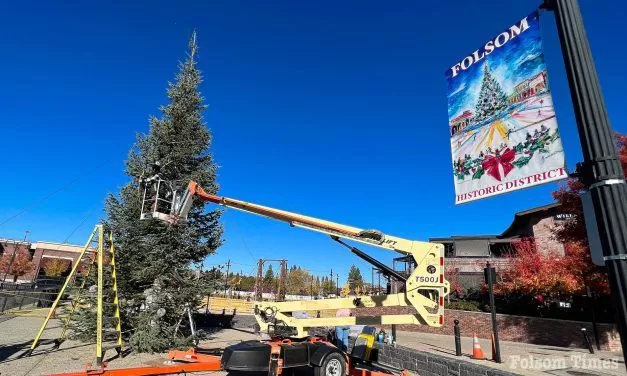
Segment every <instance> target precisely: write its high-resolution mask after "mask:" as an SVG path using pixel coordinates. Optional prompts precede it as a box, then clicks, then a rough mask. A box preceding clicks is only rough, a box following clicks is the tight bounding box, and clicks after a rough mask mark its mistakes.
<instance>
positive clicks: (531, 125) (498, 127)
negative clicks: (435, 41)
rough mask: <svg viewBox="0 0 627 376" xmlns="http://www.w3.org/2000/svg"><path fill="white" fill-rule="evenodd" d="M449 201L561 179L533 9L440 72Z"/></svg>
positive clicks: (563, 175)
mask: <svg viewBox="0 0 627 376" xmlns="http://www.w3.org/2000/svg"><path fill="white" fill-rule="evenodd" d="M446 81H447V86H448V91H447V95H448V115H449V135H450V136H451V151H452V155H453V175H454V181H455V203H456V204H461V203H465V202H469V201H474V200H478V199H482V198H486V197H490V196H494V195H498V194H502V193H507V192H511V191H515V190H518V189H522V188H528V187H531V186H534V185H538V184H543V183H548V182H551V181H555V180H560V179H564V178H566V177H567V172H566V168H565V165H564V151H563V149H562V142H561V139H560V134H559V130H558V128H557V121H556V120H555V110H554V109H553V100H552V99H551V92H550V90H549V85H548V81H547V73H546V65H545V63H544V55H543V54H542V36H541V34H540V24H539V15H538V12H537V11H535V12H533V13H531V14H530V15H528V16H526V17H524V18H522V19H521V20H519V21H517V22H516V23H515V24H513V25H512V26H510V27H509V28H507V29H506V30H505V31H503V32H502V33H500V34H498V35H497V36H496V37H495V38H493V39H491V40H489V41H488V42H486V43H485V44H484V45H483V46H481V47H480V48H478V49H476V50H475V51H473V52H472V53H471V54H470V55H468V56H466V57H464V58H463V59H462V60H460V61H458V62H457V63H456V64H455V65H453V66H451V67H450V68H449V69H447V71H446Z"/></svg>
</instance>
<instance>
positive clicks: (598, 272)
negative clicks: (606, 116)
mask: <svg viewBox="0 0 627 376" xmlns="http://www.w3.org/2000/svg"><path fill="white" fill-rule="evenodd" d="M615 137H616V148H617V151H618V156H619V160H620V162H621V164H622V166H623V170H624V171H627V136H625V135H622V134H616V135H615ZM585 189H586V188H585V186H584V185H583V184H582V183H581V182H580V181H579V180H576V179H570V180H568V181H567V182H566V185H564V186H562V187H561V188H560V189H558V190H557V191H555V192H553V197H554V198H555V199H556V200H557V201H558V202H559V203H560V204H561V211H562V212H563V213H565V214H572V217H571V218H570V219H568V220H566V221H564V222H563V223H562V224H561V225H559V226H556V227H555V229H554V236H555V238H556V239H557V240H559V241H560V242H562V243H563V244H564V246H565V251H566V259H567V262H568V263H569V267H570V268H571V270H572V272H573V273H574V274H577V275H578V278H580V279H581V280H582V281H583V282H582V283H583V285H584V286H583V290H585V289H586V287H589V288H590V290H591V291H593V292H597V293H601V294H608V293H609V282H608V279H607V274H606V272H605V270H604V268H602V267H598V266H596V265H594V264H593V263H592V258H591V257H590V248H589V246H588V237H587V235H586V224H585V221H584V215H583V207H582V205H581V198H580V195H581V193H583V192H584V191H585ZM582 292H583V291H582Z"/></svg>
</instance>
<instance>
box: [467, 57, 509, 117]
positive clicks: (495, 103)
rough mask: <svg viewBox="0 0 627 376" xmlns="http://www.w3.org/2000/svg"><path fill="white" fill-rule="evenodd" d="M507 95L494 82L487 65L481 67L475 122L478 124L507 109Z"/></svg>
mask: <svg viewBox="0 0 627 376" xmlns="http://www.w3.org/2000/svg"><path fill="white" fill-rule="evenodd" d="M507 106H508V103H507V95H506V94H505V92H504V91H503V89H502V88H501V85H499V83H498V82H497V81H496V79H495V78H494V76H493V75H492V73H490V67H489V66H488V64H487V63H486V64H484V66H483V82H482V83H481V91H480V92H479V99H478V100H477V106H476V107H475V121H477V122H479V121H482V120H485V119H487V118H489V117H491V116H494V115H495V114H497V113H498V112H500V111H503V110H505V109H506V108H507Z"/></svg>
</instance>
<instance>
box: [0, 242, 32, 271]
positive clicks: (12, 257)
mask: <svg viewBox="0 0 627 376" xmlns="http://www.w3.org/2000/svg"><path fill="white" fill-rule="evenodd" d="M28 233H30V230H26V231H25V232H24V240H22V242H23V243H26V238H27V237H28ZM19 246H20V244H19V243H18V242H15V245H14V247H13V254H12V255H11V261H9V267H8V268H7V270H5V272H4V277H3V278H2V282H6V281H7V275H8V274H9V271H10V270H11V268H12V267H13V262H14V261H15V254H16V253H17V251H18V249H19Z"/></svg>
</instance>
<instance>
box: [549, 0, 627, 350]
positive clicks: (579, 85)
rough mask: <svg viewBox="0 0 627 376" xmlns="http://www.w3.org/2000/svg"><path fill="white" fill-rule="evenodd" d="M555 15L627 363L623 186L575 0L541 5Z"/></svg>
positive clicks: (626, 194)
mask: <svg viewBox="0 0 627 376" xmlns="http://www.w3.org/2000/svg"><path fill="white" fill-rule="evenodd" d="M542 7H543V8H545V9H548V10H552V11H553V12H554V13H555V20H556V23H557V31H558V35H559V39H560V44H561V46H562V55H563V57H564V64H565V66H566V75H567V77H568V83H569V86H570V95H571V99H572V102H573V108H574V112H575V118H576V120H577V129H578V131H579V141H580V142H581V147H582V149H583V150H582V151H583V159H584V161H583V163H582V164H580V165H578V174H579V176H580V178H581V179H582V181H583V183H584V184H585V185H586V187H587V188H588V190H589V191H590V196H591V198H592V203H593V205H594V212H595V219H596V225H597V228H598V231H599V240H600V243H601V248H602V249H603V259H604V260H605V266H606V268H607V274H608V276H609V280H610V288H611V293H612V296H613V297H614V309H615V310H616V313H617V314H616V318H617V326H618V331H619V334H620V338H621V344H622V348H623V356H624V357H625V359H627V253H626V252H627V236H625V234H627V207H626V206H625V202H627V185H626V184H625V175H624V171H623V168H622V166H621V164H620V161H619V159H618V153H617V151H616V143H615V140H614V137H613V133H612V129H611V128H610V122H609V118H608V115H607V110H606V108H605V104H604V102H603V96H602V95H601V87H600V85H599V80H598V77H597V73H596V69H595V67H594V62H593V60H592V53H591V51H590V46H589V44H588V39H587V37H586V33H585V30H584V26H583V19H582V17H581V11H580V10H579V3H578V2H577V0H545V1H544V4H543V5H542Z"/></svg>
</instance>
